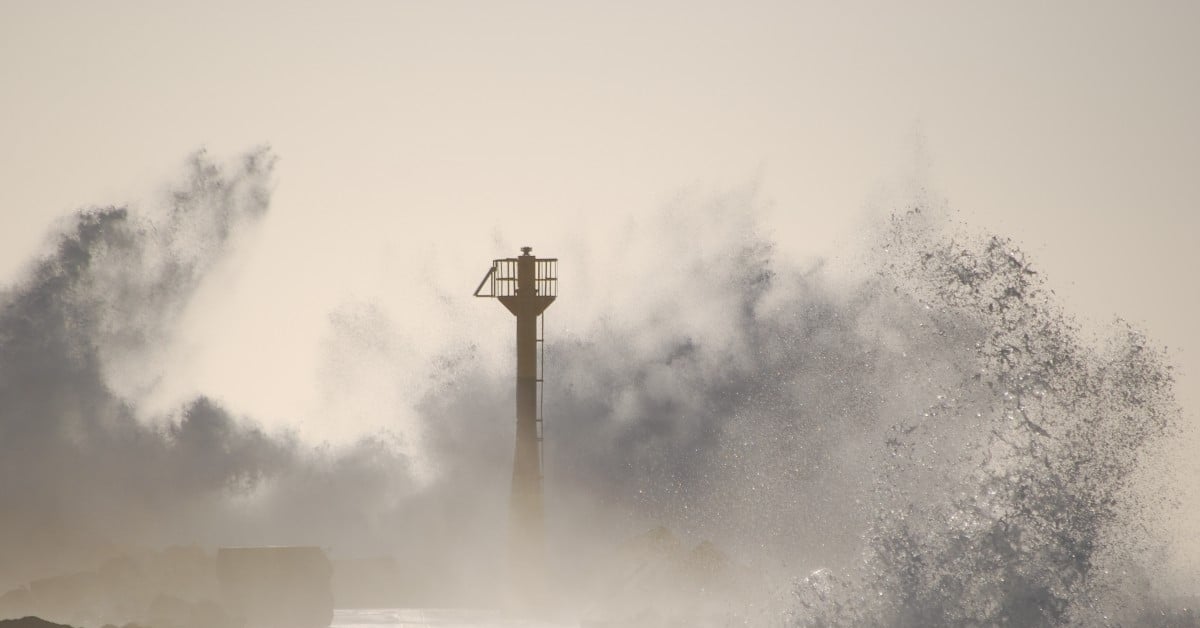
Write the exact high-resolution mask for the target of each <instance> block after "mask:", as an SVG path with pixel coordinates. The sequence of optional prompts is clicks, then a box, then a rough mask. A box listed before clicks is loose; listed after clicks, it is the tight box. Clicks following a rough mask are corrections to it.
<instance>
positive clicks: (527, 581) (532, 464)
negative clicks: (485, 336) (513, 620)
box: [475, 246, 558, 606]
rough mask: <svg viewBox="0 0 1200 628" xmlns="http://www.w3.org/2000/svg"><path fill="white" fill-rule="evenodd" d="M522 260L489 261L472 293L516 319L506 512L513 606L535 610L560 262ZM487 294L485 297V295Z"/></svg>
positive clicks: (527, 255)
mask: <svg viewBox="0 0 1200 628" xmlns="http://www.w3.org/2000/svg"><path fill="white" fill-rule="evenodd" d="M532 252H533V249H532V248H530V247H528V246H526V247H522V248H521V256H520V257H510V258H506V259H498V260H493V261H492V268H491V270H489V271H488V273H487V275H485V276H484V278H483V281H481V282H479V287H478V288H476V289H475V296H477V297H494V298H497V299H499V300H500V302H501V303H503V304H504V307H506V308H508V311H509V312H512V313H513V314H514V315H515V316H516V317H517V444H516V452H515V454H514V455H513V477H512V497H511V501H510V506H509V561H510V566H511V570H512V573H511V578H512V582H511V584H512V587H513V593H514V600H513V601H514V602H516V603H518V604H521V605H525V606H537V605H540V604H541V603H542V602H543V601H544V594H545V540H544V538H543V513H542V357H543V355H544V346H545V345H544V343H543V332H544V331H545V318H544V317H543V316H542V313H543V312H544V311H545V310H546V308H547V307H550V304H551V303H553V302H554V298H555V297H556V296H558V260H557V259H538V258H536V257H534V256H533V255H532ZM485 289H486V290H487V292H485Z"/></svg>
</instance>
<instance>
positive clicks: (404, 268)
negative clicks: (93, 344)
mask: <svg viewBox="0 0 1200 628" xmlns="http://www.w3.org/2000/svg"><path fill="white" fill-rule="evenodd" d="M1198 24H1200V3H1196V2H1122V3H1114V2H1096V1H1087V2H1082V1H1081V2H1066V1H1064V2H1054V3H1046V2H1024V3H992V4H985V3H980V2H876V3H840V2H839V3H834V2H736V3H735V2H723V3H714V2H694V1H688V2H593V3H580V2H478V3H467V2H383V1H380V2H365V1H363V2H338V3H333V2H328V3H314V2H245V1H241V0H239V1H237V2H232V1H223V0H222V1H206V2H203V3H200V2H194V3H182V2H172V3H166V2H134V1H113V2H104V3H100V2H55V1H45V0H38V1H28V2H26V1H18V0H0V89H2V90H3V91H2V92H0V95H2V97H0V173H3V174H2V175H0V182H2V183H3V184H2V185H0V212H3V213H2V215H3V217H4V220H3V229H2V230H0V278H3V279H4V280H5V281H11V280H13V279H15V278H16V277H17V276H18V275H19V271H20V268H21V265H22V264H23V263H25V262H26V261H27V260H28V259H29V258H30V256H31V255H33V254H34V253H35V252H36V251H38V250H39V247H41V246H42V245H43V244H44V242H45V238H46V236H47V233H48V232H49V229H50V228H51V226H52V225H53V223H54V221H55V220H56V219H57V218H59V217H61V216H63V215H64V214H66V213H68V212H70V211H71V210H74V209H76V208H79V207H82V206H88V205H102V204H123V203H131V204H132V205H133V206H135V207H139V206H141V207H148V206H151V205H153V204H154V203H155V200H154V199H155V194H156V193H158V192H160V191H161V189H162V187H163V186H164V185H166V184H167V183H169V182H170V181H171V180H172V179H173V177H175V176H177V173H178V172H179V171H180V164H181V163H182V161H183V159H184V158H185V157H186V156H187V155H188V154H189V153H191V152H193V151H195V150H197V149H198V148H201V147H206V148H207V149H208V151H209V153H210V154H212V155H213V156H214V157H215V158H218V159H225V158H233V157H236V156H237V155H238V154H240V153H241V152H242V151H244V150H246V149H249V148H251V147H253V146H256V145H259V144H264V143H266V144H270V145H271V146H272V147H273V149H274V151H275V153H276V154H277V155H278V156H279V158H280V161H279V165H278V168H277V174H276V180H277V189H276V193H275V197H274V200H273V203H272V210H271V214H270V216H269V217H268V218H267V219H266V221H265V223H264V224H263V225H262V227H261V229H260V230H259V231H258V232H257V233H255V234H253V235H252V236H251V238H252V240H253V242H252V243H251V244H249V245H248V246H246V247H245V252H244V254H243V255H242V256H241V257H240V258H239V259H238V260H236V261H235V262H234V263H232V264H231V266H230V270H229V271H228V274H227V275H226V276H225V277H224V279H223V283H220V285H218V286H216V287H212V288H210V289H209V290H207V291H206V292H205V293H204V294H202V295H201V299H200V305H201V307H198V308H197V309H195V311H194V312H193V313H192V315H191V318H190V320H189V321H188V322H187V325H186V329H185V332H184V333H183V340H182V341H181V342H182V344H181V346H182V347H183V349H182V350H181V351H182V353H181V355H183V356H184V357H181V358H180V365H179V368H178V373H179V374H178V375H175V376H174V377H175V379H174V380H172V381H171V382H168V384H170V385H173V386H175V387H176V389H175V390H174V391H173V392H174V393H178V394H180V395H182V394H184V392H191V391H203V392H207V393H210V394H214V395H216V396H218V397H220V398H222V399H225V400H227V401H229V402H230V404H231V405H232V406H234V407H235V408H237V409H238V411H240V412H245V413H248V414H251V415H255V416H258V417H261V418H263V420H266V421H271V420H274V419H280V418H281V417H296V416H307V415H309V414H311V413H312V412H313V410H312V408H313V407H314V404H317V403H319V399H317V397H318V396H319V395H318V393H316V392H311V391H310V390H309V389H310V388H311V387H312V382H313V379H314V377H315V372H316V371H315V369H316V366H317V363H318V362H319V359H318V357H317V356H318V354H319V353H320V351H321V346H322V342H324V334H325V333H326V325H327V321H328V316H329V313H330V311H332V310H334V309H336V308H337V307H339V305H340V304H343V303H345V302H347V301H354V300H368V301H371V300H378V301H381V302H384V303H388V304H391V306H392V307H391V309H392V311H393V313H394V314H396V315H397V316H399V317H400V319H399V320H400V323H401V324H402V326H404V325H407V326H409V327H410V328H411V330H410V331H411V334H412V336H413V338H411V339H409V340H408V342H411V343H413V344H414V346H418V347H419V346H420V345H421V343H422V342H423V340H422V338H425V337H436V336H437V334H438V333H439V330H441V329H442V328H440V327H438V323H437V322H436V321H431V320H429V319H427V318H422V317H421V316H420V315H417V314H411V311H412V310H414V309H417V308H415V307H405V306H406V304H409V305H411V304H413V303H416V304H418V305H419V304H420V303H424V302H425V301H423V299H425V300H428V299H431V298H436V295H435V296H434V297H430V296H429V295H428V294H426V293H429V292H432V293H436V294H457V293H456V292H455V291H458V292H461V293H462V294H464V295H465V294H468V293H469V291H470V290H472V289H474V285H475V282H476V281H477V279H478V277H479V276H481V275H482V273H483V271H484V270H486V268H487V265H488V264H489V262H490V260H491V259H492V258H493V257H498V256H507V255H512V254H515V253H516V247H518V246H520V245H523V244H526V243H528V244H532V245H534V246H535V247H537V248H536V249H535V251H536V252H540V253H543V254H546V255H558V256H559V257H562V258H564V266H563V268H564V270H563V272H564V288H563V291H564V293H569V291H570V290H571V287H570V286H568V285H566V281H565V279H566V277H567V275H566V274H565V273H568V272H570V271H569V270H568V269H569V260H568V259H567V257H568V255H569V250H568V247H567V244H566V241H567V240H568V239H569V238H570V237H572V236H571V234H576V236H577V237H581V238H582V236H578V234H588V236H587V237H588V238H590V239H589V240H588V241H589V242H590V243H591V244H590V245H591V246H593V247H595V248H601V249H603V248H611V250H612V251H613V254H614V255H616V254H618V253H619V250H620V249H619V243H617V242H610V241H607V240H605V239H603V236H604V235H605V234H610V233H615V232H616V231H617V229H618V227H619V225H621V224H624V222H623V221H627V220H630V219H633V220H636V217H637V216H638V215H640V214H643V213H645V212H648V211H651V210H652V209H654V208H656V207H659V206H660V205H662V204H663V203H664V202H666V201H668V200H670V199H671V198H673V197H675V196H677V195H678V194H680V193H681V191H684V192H686V191H693V192H694V191H696V190H700V191H711V192H712V193H719V192H721V191H724V190H729V189H733V188H737V187H739V186H747V185H756V186H757V189H758V198H760V199H761V200H762V202H763V205H764V206H765V207H766V209H765V211H764V221H765V226H766V228H767V230H768V233H769V234H770V235H771V236H772V237H774V238H776V239H777V240H778V241H779V243H780V248H781V250H782V251H783V254H785V255H788V256H791V257H793V258H796V259H801V260H803V259H812V258H814V257H816V256H824V255H834V254H836V253H838V252H839V251H841V250H843V249H844V248H846V247H852V246H853V245H854V244H853V243H854V242H856V235H855V233H856V231H857V230H861V229H863V228H864V227H865V226H866V225H869V224H871V223H872V222H873V221H877V220H879V219H881V218H882V217H884V216H886V214H887V212H888V211H890V210H892V209H894V208H901V206H902V204H903V203H904V202H905V201H906V200H907V199H908V198H910V193H911V189H912V188H913V186H914V185H925V186H928V189H930V190H932V194H933V195H934V196H935V197H937V198H944V199H945V201H946V203H947V204H948V206H949V207H950V208H951V209H952V210H953V211H954V212H956V213H955V217H956V218H957V219H960V220H962V221H964V222H967V223H969V224H971V225H974V226H976V227H978V228H981V229H987V230H992V231H996V232H998V233H1001V234H1005V235H1009V236H1012V237H1013V238H1015V239H1016V241H1017V242H1018V243H1020V244H1021V245H1022V246H1024V247H1025V248H1026V249H1027V250H1028V251H1029V252H1030V253H1031V254H1032V256H1033V260H1034V263H1035V264H1036V265H1037V266H1038V267H1040V268H1041V269H1042V270H1043V272H1044V274H1045V275H1046V276H1048V277H1049V281H1050V284H1051V286H1052V287H1054V288H1055V289H1056V290H1057V292H1058V293H1059V294H1060V295H1061V296H1062V297H1063V299H1064V301H1065V303H1066V304H1067V306H1068V308H1069V309H1070V311H1071V312H1073V313H1074V314H1076V315H1077V316H1079V317H1080V318H1082V319H1084V320H1091V321H1099V322H1105V321H1107V320H1109V319H1110V318H1111V317H1113V316H1116V315H1120V316H1123V317H1125V318H1127V319H1128V320H1130V321H1132V322H1133V323H1134V324H1136V325H1137V326H1140V327H1142V328H1143V329H1145V330H1146V331H1148V332H1149V334H1150V335H1151V336H1152V337H1153V338H1154V339H1156V340H1157V341H1158V343H1159V344H1162V345H1167V346H1169V347H1170V348H1171V351H1172V352H1173V355H1174V358H1175V363H1176V364H1177V365H1178V366H1179V367H1180V368H1181V369H1182V374H1181V377H1180V385H1179V393H1180V397H1181V399H1182V401H1183V402H1184V404H1185V406H1186V408H1187V409H1188V411H1189V413H1190V415H1191V416H1195V414H1196V410H1197V409H1198V408H1200V394H1197V388H1198V386H1200V384H1198V383H1200V330H1198V329H1197V327H1196V325H1195V324H1194V321H1196V320H1198V319H1200V289H1198V288H1197V284H1196V281H1195V280H1194V278H1193V274H1192V273H1193V271H1195V270H1197V269H1200V249H1198V247H1197V246H1196V245H1195V242H1196V232H1197V228H1198V227H1200V218H1198V217H1197V215H1198V213H1197V210H1200V177H1198V176H1197V173H1200V116H1198V115H1197V112H1198V111H1200V38H1198V37H1197V36H1196V26H1197V25H1198ZM914 182H915V183H914ZM430 264H432V265H436V266H437V268H436V269H435V270H432V271H430V270H429V267H428V265H430ZM413 268H416V269H417V270H415V271H414V270H413ZM406 273H407V274H406ZM413 274H427V275H428V276H429V277H431V279H430V281H431V282H432V283H431V284H427V285H425V286H424V287H423V288H421V289H420V290H417V289H415V288H413V289H411V290H416V291H417V292H421V291H422V290H423V291H424V292H421V294H420V295H415V293H413V292H409V293H405V292H404V290H405V286H411V283H409V280H410V279H411V277H410V275H413ZM431 286H432V288H431ZM563 301H564V303H566V302H567V300H566V299H564V300H563ZM470 305H475V304H470ZM568 307H569V306H568ZM476 309H478V310H480V312H477V313H470V314H464V316H470V317H474V318H478V320H480V321H484V320H487V321H491V322H494V323H496V324H498V325H500V326H502V325H504V324H505V323H506V322H507V321H504V320H503V319H502V318H495V317H493V318H488V317H489V316H492V315H496V316H498V314H497V313H496V312H494V311H491V310H490V309H489V308H486V307H480V308H476ZM560 309H561V308H560ZM482 310H488V311H487V312H486V314H483V313H482ZM406 311H409V312H410V314H404V312H406ZM567 312H568V313H567V314H566V315H565V317H566V318H565V320H566V321H568V322H569V321H571V320H578V318H575V319H572V318H571V317H572V316H575V317H579V316H583V313H581V312H578V311H576V312H574V313H571V311H570V310H569V309H568V310H567ZM406 316H408V318H406ZM501 328H503V327H501ZM507 340H508V338H507V336H503V335H502V336H499V340H498V342H501V341H507ZM248 347H252V349H249V348H248ZM418 353H419V352H418ZM264 373H271V374H272V375H271V376H269V377H264V376H263V374H264ZM187 389H194V390H187ZM169 401H170V395H167V398H164V400H163V403H167V402H169Z"/></svg>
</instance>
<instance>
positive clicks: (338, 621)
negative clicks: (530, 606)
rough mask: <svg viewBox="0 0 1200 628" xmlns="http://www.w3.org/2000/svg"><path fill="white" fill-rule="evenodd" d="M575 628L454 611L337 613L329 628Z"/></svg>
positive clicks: (491, 613)
mask: <svg viewBox="0 0 1200 628" xmlns="http://www.w3.org/2000/svg"><path fill="white" fill-rule="evenodd" d="M422 626H437V627H438V628H485V627H491V626H504V627H506V628H578V626H579V624H578V623H577V622H576V623H555V622H547V621H538V620H527V619H519V618H513V617H507V616H505V615H504V614H503V613H501V612H499V611H494V610H475V609H454V608H375V609H338V610H336V611H334V613H333V625H332V626H331V628H418V627H422Z"/></svg>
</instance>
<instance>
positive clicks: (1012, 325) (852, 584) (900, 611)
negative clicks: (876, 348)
mask: <svg viewBox="0 0 1200 628" xmlns="http://www.w3.org/2000/svg"><path fill="white" fill-rule="evenodd" d="M893 226H894V229H893V231H892V234H891V236H890V237H889V239H888V241H887V243H886V245H885V250H886V252H887V256H886V257H887V260H888V261H887V262H886V264H885V265H884V268H883V270H882V273H883V276H884V278H885V280H886V281H888V282H890V283H893V284H894V285H895V287H896V289H897V290H898V291H904V292H907V293H908V294H911V295H912V298H913V299H914V300H915V301H916V302H919V303H921V304H922V305H923V306H924V307H926V308H928V310H929V318H928V323H927V324H929V325H931V326H933V327H934V328H936V329H937V330H938V332H937V333H938V334H939V335H942V336H944V337H945V338H946V339H947V340H948V341H952V342H970V343H971V346H972V347H973V349H974V353H975V358H974V365H975V366H974V369H973V372H972V373H970V374H969V376H968V377H964V378H962V379H961V381H959V382H957V383H955V385H953V386H950V387H947V388H946V389H945V390H944V391H942V392H940V393H939V394H938V395H937V396H936V399H932V400H931V404H930V405H929V406H928V407H927V408H926V409H925V411H924V412H922V413H920V414H919V415H914V416H902V417H896V418H895V423H894V424H893V426H892V427H891V428H890V430H889V435H888V436H887V439H886V441H885V443H886V448H885V450H884V454H883V455H884V459H883V461H882V464H881V465H880V466H879V468H878V473H879V475H878V477H877V479H876V483H875V486H876V488H875V491H874V507H875V512H874V514H873V516H872V519H871V525H870V528H869V530H868V532H867V535H866V552H865V556H864V561H863V565H862V568H861V569H860V570H858V571H856V572H855V573H852V574H848V575H847V576H845V577H841V578H837V577H833V576H831V575H829V574H815V575H814V576H810V577H809V578H807V579H805V580H804V581H802V582H801V583H800V586H799V595H800V608H799V609H798V611H797V613H796V617H795V619H796V623H797V624H798V625H805V626H843V625H845V626H849V625H855V626H872V625H873V626H914V627H915V626H995V625H1015V626H1060V625H1106V624H1116V623H1120V620H1119V617H1120V616H1121V614H1122V613H1125V615H1126V616H1128V615H1129V613H1128V610H1127V609H1125V608H1123V606H1124V605H1125V603H1127V598H1126V597H1125V596H1124V593H1125V592H1127V591H1129V590H1132V589H1134V588H1136V587H1137V585H1138V584H1140V583H1130V582H1129V581H1128V580H1129V579H1130V578H1131V577H1132V575H1133V574H1135V573H1137V570H1138V567H1140V566H1141V563H1140V562H1139V561H1138V560H1137V557H1138V554H1139V552H1141V551H1144V550H1145V549H1147V548H1148V547H1150V546H1151V545H1152V544H1153V543H1155V542H1156V541H1157V539H1153V538H1150V537H1148V536H1147V535H1146V534H1145V533H1144V532H1143V531H1144V530H1145V529H1146V528H1145V527H1144V526H1141V525H1139V522H1140V521H1142V518H1144V517H1149V516H1152V515H1153V514H1154V511H1155V510H1156V509H1157V507H1158V506H1159V504H1158V503H1157V502H1156V501H1155V500H1154V499H1153V498H1151V497H1149V496H1146V495H1142V494H1138V493H1136V492H1135V491H1133V490H1131V486H1130V483H1131V480H1132V479H1133V478H1134V476H1135V474H1136V473H1137V471H1138V470H1139V464H1140V462H1141V459H1142V456H1145V455H1147V454H1149V453H1152V452H1153V451H1154V448H1155V446H1156V445H1157V444H1159V443H1160V442H1161V441H1162V440H1163V439H1164V438H1165V437H1167V436H1168V435H1170V434H1172V433H1174V432H1175V431H1176V430H1177V429H1178V410H1177V407H1176V405H1175V401H1174V397H1173V391H1172V385H1173V380H1172V376H1171V373H1170V369H1169V367H1168V366H1167V364H1166V361H1165V358H1164V355H1163V352H1162V350H1161V349H1158V348H1156V347H1154V346H1153V345H1151V344H1150V343H1149V342H1148V340H1147V339H1146V338H1145V336H1144V335H1143V334H1141V333H1139V332H1137V331H1136V330H1134V329H1132V328H1131V327H1129V326H1128V325H1126V324H1124V323H1118V324H1116V325H1115V326H1114V329H1113V333H1112V336H1111V338H1110V340H1109V341H1108V344H1107V346H1105V347H1096V346H1093V345H1092V344H1089V343H1087V342H1084V341H1083V340H1081V338H1080V332H1079V329H1078V327H1077V326H1076V325H1075V324H1073V322H1072V321H1071V319H1070V318H1069V317H1068V316H1066V315H1065V314H1064V313H1063V312H1062V310H1061V308H1060V306H1058V305H1057V303H1056V302H1055V300H1054V297H1053V295H1052V293H1050V292H1049V291H1048V290H1047V289H1046V287H1045V285H1044V282H1043V281H1042V280H1041V278H1040V277H1039V275H1037V273H1036V271H1035V270H1034V269H1033V267H1032V265H1031V263H1030V262H1029V260H1028V259H1027V258H1026V256H1025V255H1024V254H1023V253H1022V252H1021V251H1020V249H1019V248H1017V247H1016V246H1015V245H1013V243H1012V242H1010V241H1008V240H1005V239H1003V238H999V237H970V236H963V235H962V234H958V236H957V237H952V236H949V235H946V234H945V233H942V232H939V231H938V230H937V229H933V228H931V227H930V225H929V222H928V220H926V218H925V217H924V216H923V215H922V214H921V212H920V210H919V209H917V210H913V211H911V212H909V213H907V214H904V215H900V216H897V217H896V218H895V219H894V225H893ZM1104 567H1107V569H1105V568H1104ZM1118 568H1120V570H1118ZM1118 573H1120V574H1123V575H1120V576H1119V575H1117V574H1118ZM1164 617H1165V615H1164Z"/></svg>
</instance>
